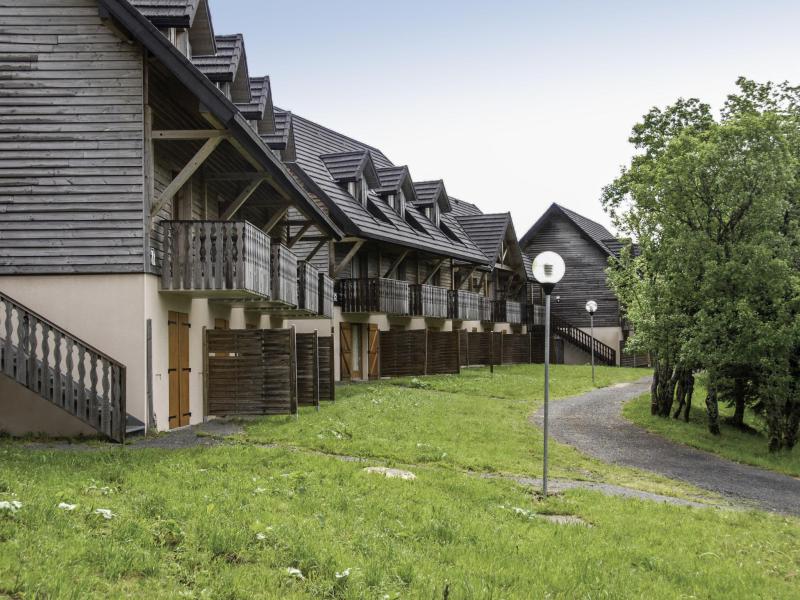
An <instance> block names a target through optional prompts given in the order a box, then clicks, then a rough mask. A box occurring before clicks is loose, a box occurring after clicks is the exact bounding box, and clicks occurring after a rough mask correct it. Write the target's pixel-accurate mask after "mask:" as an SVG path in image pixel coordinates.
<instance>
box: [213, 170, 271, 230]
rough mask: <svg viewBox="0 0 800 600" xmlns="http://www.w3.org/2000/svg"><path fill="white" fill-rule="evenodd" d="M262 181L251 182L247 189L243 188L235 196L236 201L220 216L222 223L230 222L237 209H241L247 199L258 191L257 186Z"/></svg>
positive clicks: (260, 179)
mask: <svg viewBox="0 0 800 600" xmlns="http://www.w3.org/2000/svg"><path fill="white" fill-rule="evenodd" d="M263 181H264V178H263V177H262V178H259V179H255V180H253V181H251V182H250V183H249V184H248V185H247V187H245V188H244V189H243V190H242V191H241V193H240V194H239V195H238V196H236V199H235V200H234V201H233V202H231V203H230V204H229V205H228V207H227V208H226V209H225V211H224V212H223V213H222V215H221V217H220V218H221V219H222V220H223V221H230V220H231V218H232V217H233V215H235V214H236V213H237V212H239V209H240V208H242V206H243V205H244V203H245V202H247V199H248V198H250V196H252V195H253V193H254V192H255V191H256V190H257V189H258V186H260V185H261V183H262V182H263Z"/></svg>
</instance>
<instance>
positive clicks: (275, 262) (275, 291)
mask: <svg viewBox="0 0 800 600" xmlns="http://www.w3.org/2000/svg"><path fill="white" fill-rule="evenodd" d="M271 258H272V300H273V301H275V302H283V303H285V304H291V305H295V306H296V305H297V256H295V254H294V253H293V252H292V251H291V250H289V248H287V247H286V246H284V245H283V244H279V243H277V242H273V243H272V249H271Z"/></svg>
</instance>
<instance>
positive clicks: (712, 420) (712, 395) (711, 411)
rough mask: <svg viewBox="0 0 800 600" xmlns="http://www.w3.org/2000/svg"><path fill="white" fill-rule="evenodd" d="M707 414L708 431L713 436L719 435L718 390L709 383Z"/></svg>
mask: <svg viewBox="0 0 800 600" xmlns="http://www.w3.org/2000/svg"><path fill="white" fill-rule="evenodd" d="M706 412H707V413H708V430H709V431H710V432H711V434H712V435H719V434H720V430H719V404H718V402H717V388H716V387H715V384H713V383H711V382H709V384H708V394H706Z"/></svg>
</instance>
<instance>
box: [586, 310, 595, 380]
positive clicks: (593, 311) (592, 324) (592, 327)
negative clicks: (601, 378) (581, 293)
mask: <svg viewBox="0 0 800 600" xmlns="http://www.w3.org/2000/svg"><path fill="white" fill-rule="evenodd" d="M586 312H588V313H589V326H590V328H591V330H592V385H594V313H596V312H597V302H595V301H594V300H589V301H588V302H587V303H586Z"/></svg>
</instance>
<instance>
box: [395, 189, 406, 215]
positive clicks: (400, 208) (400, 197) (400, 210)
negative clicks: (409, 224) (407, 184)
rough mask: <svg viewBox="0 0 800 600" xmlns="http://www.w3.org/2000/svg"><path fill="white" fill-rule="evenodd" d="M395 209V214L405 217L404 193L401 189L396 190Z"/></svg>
mask: <svg viewBox="0 0 800 600" xmlns="http://www.w3.org/2000/svg"><path fill="white" fill-rule="evenodd" d="M395 209H396V210H397V214H399V215H400V218H401V219H402V218H405V216H406V195H405V194H404V193H403V190H400V191H399V192H397V206H396V207H395Z"/></svg>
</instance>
